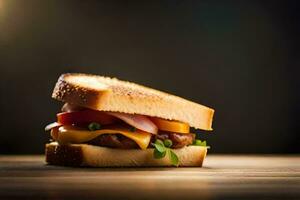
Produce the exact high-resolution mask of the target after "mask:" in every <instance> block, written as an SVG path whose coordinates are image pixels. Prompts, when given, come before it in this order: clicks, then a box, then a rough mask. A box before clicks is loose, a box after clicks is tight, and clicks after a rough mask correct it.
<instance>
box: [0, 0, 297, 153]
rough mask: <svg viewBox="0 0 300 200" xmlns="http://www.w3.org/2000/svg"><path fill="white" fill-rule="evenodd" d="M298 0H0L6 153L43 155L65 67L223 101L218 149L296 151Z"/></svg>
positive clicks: (1, 121) (218, 106)
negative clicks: (46, 129)
mask: <svg viewBox="0 0 300 200" xmlns="http://www.w3.org/2000/svg"><path fill="white" fill-rule="evenodd" d="M297 2H298V1H269V2H266V1H175V0H174V1H171V0H170V1H148V2H145V1H54V0H53V1H50V0H49V1H39V0H37V1H32V0H26V1H23V0H0V74H1V77H0V94H1V99H0V107H1V115H0V125H1V134H0V153H2V154H27V153H28V154H29V153H43V145H44V143H45V142H46V141H47V140H48V134H47V133H45V132H44V130H43V129H44V126H45V125H46V124H47V123H50V122H52V121H54V120H55V114H56V112H57V111H58V110H59V108H60V106H61V103H59V102H56V101H55V100H52V99H51V97H50V96H51V92H52V89H53V87H54V84H55V82H56V81H57V78H58V76H59V75H60V74H61V73H64V72H85V73H93V74H100V75H107V76H115V77H119V78H121V79H126V80H130V81H134V82H137V83H141V84H145V85H147V86H151V87H154V88H157V89H160V90H164V91H167V92H171V93H174V94H177V95H179V96H182V97H185V98H187V99H190V100H193V101H196V102H199V103H201V104H204V105H207V106H210V107H212V108H214V109H215V110H216V113H215V118H214V124H213V127H214V131H213V132H212V133H208V132H204V131H200V133H202V134H201V135H202V136H201V137H202V138H204V139H206V140H207V141H208V143H209V145H210V146H211V147H212V148H211V150H210V151H211V152H215V153H299V139H298V140H297V136H298V133H299V115H298V114H299V108H300V106H299V103H300V101H299V100H300V98H299V86H300V84H299V75H300V73H299V35H300V31H299V28H300V25H299V23H300V17H299V15H300V14H299V8H300V7H299V5H298V3H297Z"/></svg>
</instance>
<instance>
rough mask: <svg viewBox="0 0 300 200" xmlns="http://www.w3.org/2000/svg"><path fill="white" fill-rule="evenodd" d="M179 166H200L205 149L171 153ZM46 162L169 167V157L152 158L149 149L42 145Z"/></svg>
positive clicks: (90, 165)
mask: <svg viewBox="0 0 300 200" xmlns="http://www.w3.org/2000/svg"><path fill="white" fill-rule="evenodd" d="M173 151H174V152H175V153H176V155H177V156H178V158H179V166H182V167H201V166H202V163H203V160H204V158H205V156H206V153H207V148H206V147H201V146H188V147H184V148H181V149H174V150H173ZM46 162H47V163H48V164H52V165H63V166H89V167H158V166H165V167H167V166H172V164H171V162H170V160H169V157H168V156H165V157H164V158H162V159H155V158H154V157H153V149H146V150H140V149H113V148H106V147H99V146H93V145H88V144H70V145H59V144H58V143H57V142H52V143H49V144H46Z"/></svg>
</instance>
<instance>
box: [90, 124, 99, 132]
mask: <svg viewBox="0 0 300 200" xmlns="http://www.w3.org/2000/svg"><path fill="white" fill-rule="evenodd" d="M88 128H89V130H90V131H95V130H99V129H101V124H99V123H96V122H92V123H90V124H89V125H88Z"/></svg>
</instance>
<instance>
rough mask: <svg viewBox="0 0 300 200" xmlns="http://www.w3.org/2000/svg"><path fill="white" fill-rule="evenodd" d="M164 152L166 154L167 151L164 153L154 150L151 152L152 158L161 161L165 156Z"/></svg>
mask: <svg viewBox="0 0 300 200" xmlns="http://www.w3.org/2000/svg"><path fill="white" fill-rule="evenodd" d="M166 152H167V151H165V152H159V151H158V150H157V149H154V151H153V156H154V158H156V159H161V158H163V157H165V156H166Z"/></svg>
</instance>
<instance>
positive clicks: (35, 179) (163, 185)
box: [0, 155, 300, 200]
mask: <svg viewBox="0 0 300 200" xmlns="http://www.w3.org/2000/svg"><path fill="white" fill-rule="evenodd" d="M84 198H86V199H124V200H125V199H153V200H154V199H157V200H159V199H181V200H186V199H241V198H242V199H300V156H270V155H269V156H263V155H260V156H254V155H253V156H249V155H248V156H242V155H240V156H237V155H234V156H233V155H208V157H207V159H206V160H205V163H204V167H203V168H138V169H137V168H102V169H101V168H98V169H96V168H65V167H56V166H48V165H45V163H44V157H43V156H0V199H22V200H24V199H84Z"/></svg>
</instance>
